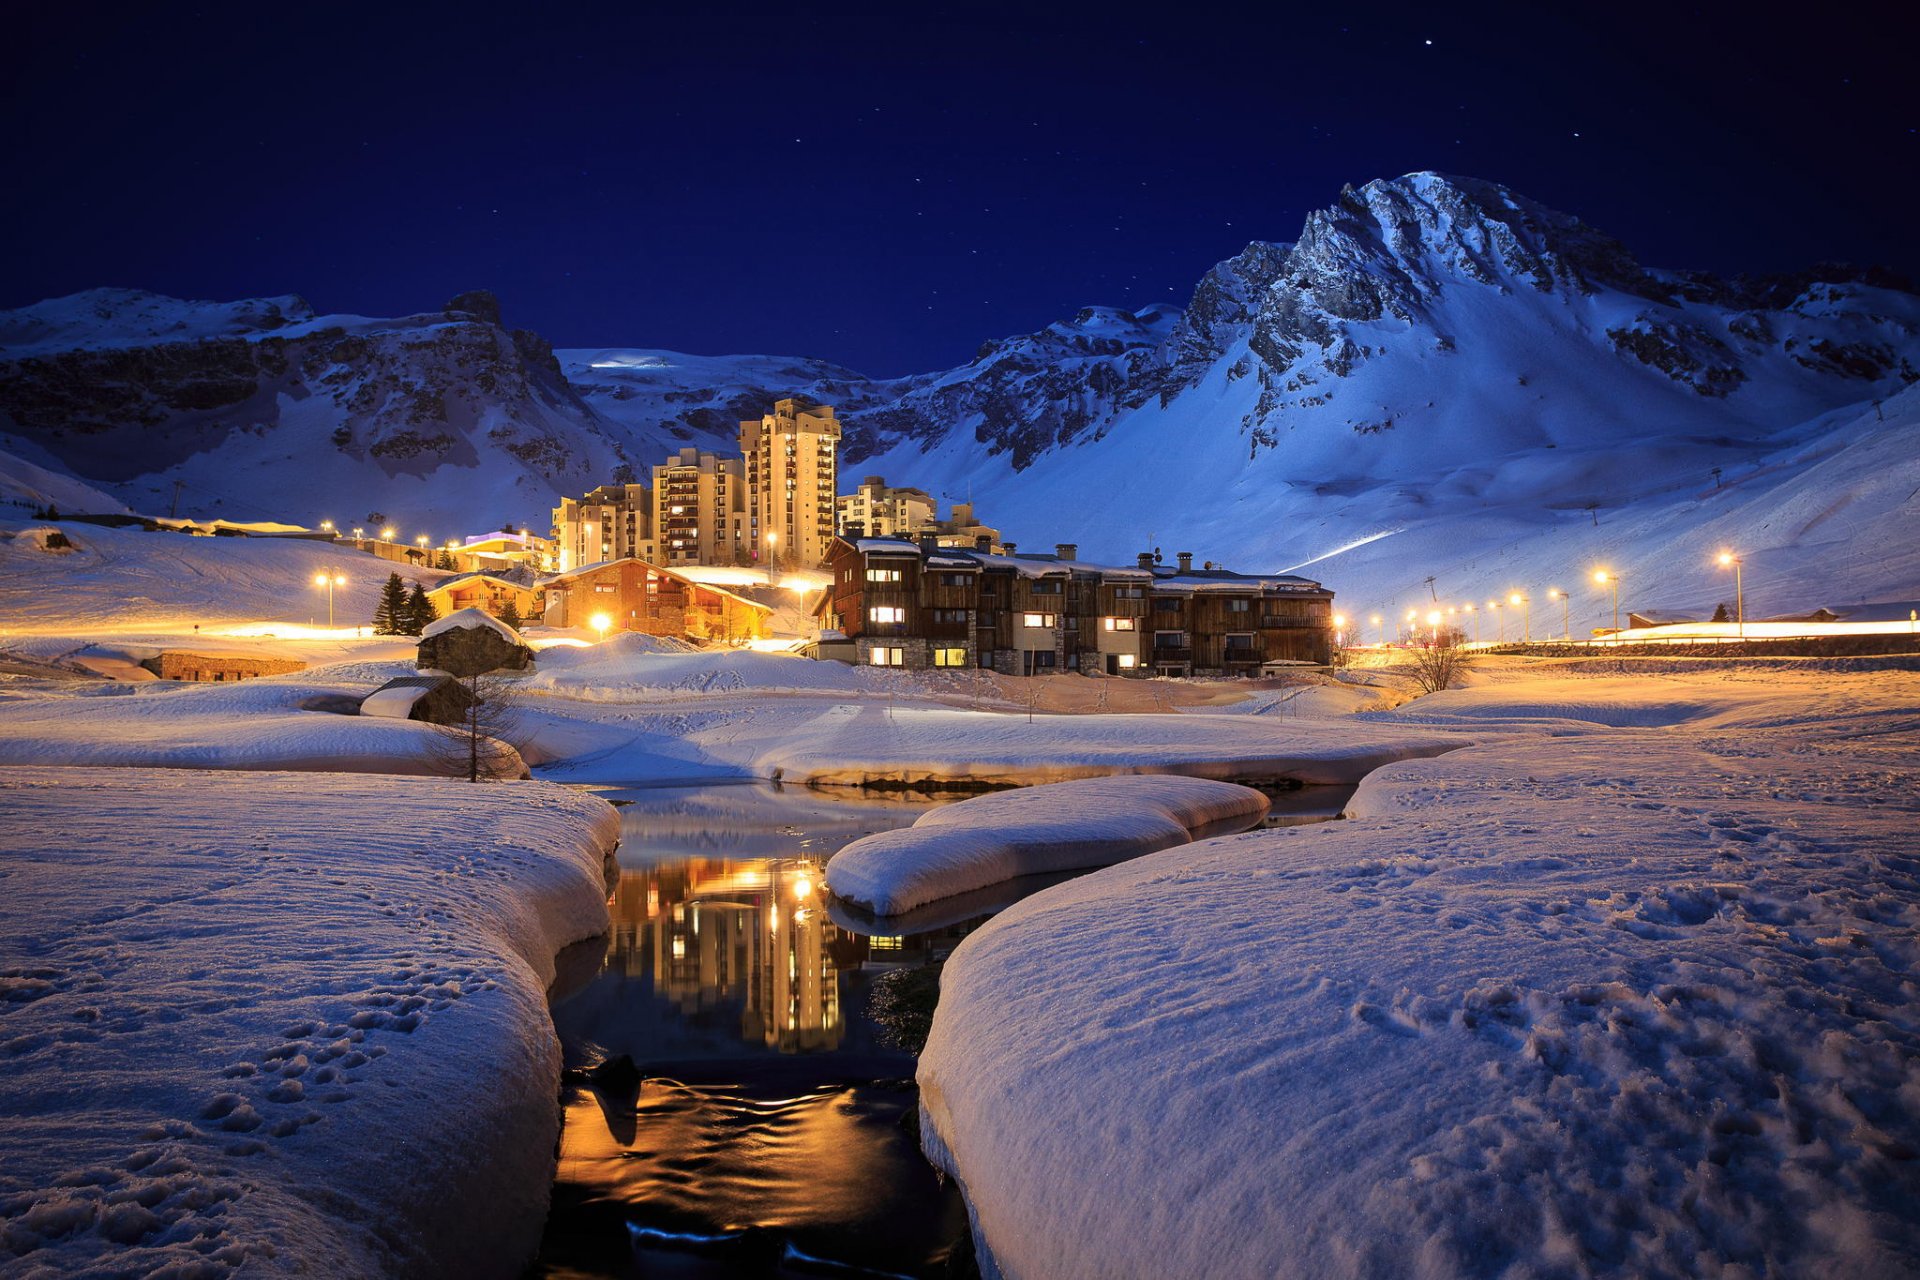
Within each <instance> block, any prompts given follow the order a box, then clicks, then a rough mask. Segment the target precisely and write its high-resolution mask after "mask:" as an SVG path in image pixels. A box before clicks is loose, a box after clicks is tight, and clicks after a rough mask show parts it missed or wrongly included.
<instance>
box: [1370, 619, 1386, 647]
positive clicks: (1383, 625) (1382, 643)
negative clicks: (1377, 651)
mask: <svg viewBox="0 0 1920 1280" xmlns="http://www.w3.org/2000/svg"><path fill="white" fill-rule="evenodd" d="M1370 621H1371V622H1372V623H1373V625H1374V626H1376V627H1378V628H1380V646H1381V647H1382V648H1385V647H1386V643H1387V620H1386V619H1385V618H1382V617H1381V616H1380V615H1379V614H1377V613H1376V614H1374V615H1373V617H1372V618H1371V619H1370Z"/></svg>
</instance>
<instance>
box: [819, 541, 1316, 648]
mask: <svg viewBox="0 0 1920 1280" xmlns="http://www.w3.org/2000/svg"><path fill="white" fill-rule="evenodd" d="M1078 552H1079V549H1078V548H1077V547H1075V546H1074V545H1073V544H1071V543H1061V544H1059V545H1058V546H1056V547H1055V548H1054V553H1053V554H1052V555H1026V556H1022V555H1019V554H1018V553H1017V548H1016V547H1014V546H1012V545H1008V546H1007V547H1006V548H1005V552H1004V554H989V553H987V552H986V551H984V550H976V551H960V550H955V549H952V548H947V547H941V546H938V545H936V544H934V543H933V542H932V540H931V539H927V540H923V541H919V542H914V541H908V540H906V539H902V538H868V537H862V536H859V534H858V533H857V532H855V531H850V532H849V534H847V535H846V536H843V537H840V538H838V539H836V540H835V541H834V543H833V544H832V545H831V547H830V548H829V551H828V556H827V567H828V569H829V571H830V572H831V573H832V574H833V584H832V586H831V588H830V589H829V590H828V592H827V593H826V595H825V596H824V597H823V598H822V600H821V602H820V605H819V608H818V610H817V614H818V616H819V618H820V621H821V623H822V626H823V627H826V628H830V629H834V630H838V631H839V632H841V633H842V634H843V635H844V636H845V637H846V638H847V641H848V645H850V648H849V647H848V646H847V645H843V646H840V648H841V649H842V651H843V652H847V653H848V654H849V655H850V656H851V658H852V660H853V661H855V662H857V663H860V664H862V665H872V666H894V667H912V668H957V667H978V668H985V669H989V670H993V671H998V672H1001V673H1003V674H1007V675H1044V674H1048V673H1052V672H1057V671H1081V672H1089V673H1100V674H1105V675H1121V676H1125V675H1169V676H1191V675H1258V674H1260V672H1261V669H1262V668H1263V667H1264V666H1266V665H1267V664H1269V663H1286V662H1304V663H1322V664H1324V663H1327V662H1330V661H1331V660H1332V657H1333V641H1334V635H1333V593H1332V592H1331V591H1328V590H1327V589H1326V588H1324V587H1322V586H1321V585H1320V584H1319V583H1317V582H1314V581H1311V580H1310V579H1307V578H1300V577H1296V576H1293V575H1291V574H1265V575H1261V574H1240V573H1232V572H1230V571H1228V570H1225V569H1217V568H1214V567H1212V566H1207V567H1204V568H1201V569H1194V568H1193V565H1192V557H1191V556H1190V555H1187V554H1184V553H1183V554H1182V555H1181V556H1180V558H1179V566H1178V567H1177V568H1173V567H1165V566H1161V565H1158V564H1156V563H1154V560H1153V557H1152V556H1150V555H1143V556H1141V557H1139V559H1138V562H1137V563H1136V564H1135V565H1133V566H1130V567H1121V566H1114V565H1099V564H1091V563H1087V562H1085V561H1082V560H1080V559H1079V554H1078Z"/></svg>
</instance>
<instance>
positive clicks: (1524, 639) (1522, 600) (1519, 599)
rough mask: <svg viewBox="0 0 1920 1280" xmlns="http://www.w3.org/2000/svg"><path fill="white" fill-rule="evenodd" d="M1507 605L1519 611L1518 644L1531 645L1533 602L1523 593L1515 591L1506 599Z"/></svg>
mask: <svg viewBox="0 0 1920 1280" xmlns="http://www.w3.org/2000/svg"><path fill="white" fill-rule="evenodd" d="M1507 603H1508V604H1510V605H1512V606H1513V607H1514V608H1516V609H1518V610H1520V642H1521V643H1522V644H1532V643H1533V601H1532V600H1531V599H1529V598H1528V597H1527V594H1526V593H1525V592H1524V591H1516V592H1514V593H1513V594H1512V595H1510V596H1508V597H1507Z"/></svg>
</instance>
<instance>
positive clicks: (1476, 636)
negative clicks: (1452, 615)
mask: <svg viewBox="0 0 1920 1280" xmlns="http://www.w3.org/2000/svg"><path fill="white" fill-rule="evenodd" d="M1460 608H1461V609H1463V610H1464V611H1466V612H1467V613H1472V614H1473V642H1474V643H1475V644H1479V643H1480V615H1479V614H1477V613H1474V611H1473V606H1472V605H1470V604H1463V605H1461V606H1460Z"/></svg>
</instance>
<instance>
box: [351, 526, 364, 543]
mask: <svg viewBox="0 0 1920 1280" xmlns="http://www.w3.org/2000/svg"><path fill="white" fill-rule="evenodd" d="M364 533H366V530H365V529H363V528H361V527H360V526H359V525H355V526H354V528H353V540H354V541H355V542H358V541H360V539H361V535H362V534H364Z"/></svg>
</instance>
